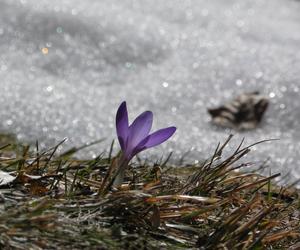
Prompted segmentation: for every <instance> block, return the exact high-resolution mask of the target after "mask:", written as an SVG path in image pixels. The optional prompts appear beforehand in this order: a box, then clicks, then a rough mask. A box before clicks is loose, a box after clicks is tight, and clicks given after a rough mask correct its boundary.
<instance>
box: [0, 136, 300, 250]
mask: <svg viewBox="0 0 300 250" xmlns="http://www.w3.org/2000/svg"><path fill="white" fill-rule="evenodd" d="M230 139H231V136H230V137H229V138H228V140H227V141H226V142H225V143H224V144H222V145H221V144H219V145H218V147H217V148H216V150H215V152H214V154H213V155H212V157H210V158H209V159H208V160H207V161H205V162H203V163H202V164H195V165H185V166H172V165H170V164H169V163H168V162H169V158H170V157H171V155H169V156H168V157H167V158H166V159H165V160H164V159H161V160H160V161H158V162H156V163H155V164H150V163H149V162H148V161H144V162H143V161H142V160H141V159H139V160H138V162H137V163H135V164H134V166H132V167H130V168H129V170H128V171H127V172H126V177H125V180H124V183H123V185H122V186H121V187H120V188H119V189H115V188H114V187H113V186H112V183H113V179H114V177H115V175H116V173H117V171H118V160H119V158H118V157H119V155H115V156H114V155H113V150H112V148H113V146H114V142H113V143H112V144H111V147H110V149H109V150H108V155H105V154H101V155H99V156H98V157H96V158H95V159H91V160H78V159H76V158H74V156H73V155H74V153H76V152H77V151H78V150H80V149H82V148H85V147H87V146H89V145H92V144H94V143H91V144H87V145H85V146H83V147H80V148H73V149H71V150H69V151H68V152H66V153H64V154H61V155H58V154H57V149H58V147H59V146H60V145H61V144H62V143H63V141H62V142H61V143H59V144H58V145H56V146H55V147H53V148H50V149H49V150H45V151H40V149H39V146H38V143H36V145H35V150H31V149H30V148H29V147H28V146H20V144H16V143H15V142H14V140H13V139H11V138H9V140H10V141H9V142H7V139H6V140H4V141H3V140H2V141H1V140H0V142H1V144H0V173H1V172H2V173H5V174H9V175H10V177H13V178H11V181H9V182H8V183H5V182H2V183H0V248H1V249H138V248H143V249H193V248H195V249H197V248H198V249H288V248H289V247H292V246H293V245H296V244H297V242H299V239H300V220H299V215H300V212H299V206H300V201H299V191H298V190H296V189H294V188H291V187H290V188H283V187H278V186H276V185H275V184H273V183H272V180H273V179H274V178H276V177H278V176H279V174H271V173H270V176H269V177H264V176H261V175H259V174H257V173H253V172H252V173H251V172H247V173H245V172H244V171H239V170H242V169H243V168H245V167H247V169H248V168H249V166H251V167H252V166H253V165H252V164H250V163H240V161H241V160H242V158H243V157H244V156H245V155H246V154H248V153H249V152H250V151H251V146H253V145H251V146H246V147H243V142H242V143H241V144H240V145H239V146H238V148H237V149H236V150H235V151H234V152H233V153H232V154H231V155H230V156H229V157H227V158H225V159H224V158H223V157H222V153H223V151H224V149H225V147H226V145H227V144H228V142H229V141H230ZM98 142H99V141H98ZM95 143H96V142H95ZM253 167H254V166H253Z"/></svg>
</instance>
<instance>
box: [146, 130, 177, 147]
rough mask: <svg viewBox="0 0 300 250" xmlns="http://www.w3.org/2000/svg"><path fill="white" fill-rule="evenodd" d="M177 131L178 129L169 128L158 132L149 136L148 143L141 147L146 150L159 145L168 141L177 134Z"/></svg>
mask: <svg viewBox="0 0 300 250" xmlns="http://www.w3.org/2000/svg"><path fill="white" fill-rule="evenodd" d="M175 131H176V127H168V128H163V129H160V130H157V131H156V132H154V133H152V134H151V135H149V136H148V140H147V141H146V143H145V144H144V145H143V146H142V145H141V146H142V147H144V148H145V149H146V148H151V147H154V146H156V145H159V144H161V143H163V142H164V141H166V140H168V139H169V138H170V137H171V136H172V135H173V134H174V133H175Z"/></svg>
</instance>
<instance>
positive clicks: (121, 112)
mask: <svg viewBox="0 0 300 250" xmlns="http://www.w3.org/2000/svg"><path fill="white" fill-rule="evenodd" d="M116 128H117V135H118V139H119V143H120V146H121V149H122V150H123V151H124V150H125V146H126V145H125V144H126V141H127V137H128V113H127V107H126V102H122V103H121V105H120V107H119V108H118V111H117V115H116Z"/></svg>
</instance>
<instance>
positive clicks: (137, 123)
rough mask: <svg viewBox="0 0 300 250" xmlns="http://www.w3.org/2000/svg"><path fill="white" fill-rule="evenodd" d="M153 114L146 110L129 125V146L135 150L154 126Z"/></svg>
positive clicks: (129, 148)
mask: <svg viewBox="0 0 300 250" xmlns="http://www.w3.org/2000/svg"><path fill="white" fill-rule="evenodd" d="M152 121H153V114H152V112H151V111H145V112H144V113H142V114H140V115H139V116H138V117H137V118H136V119H135V120H134V122H133V123H132V124H131V125H130V127H129V134H128V142H127V148H128V150H129V151H131V150H133V149H134V148H135V147H136V146H137V145H138V144H139V143H140V142H141V141H142V140H143V139H145V138H146V137H147V136H148V134H149V132H150V130H151V127H152Z"/></svg>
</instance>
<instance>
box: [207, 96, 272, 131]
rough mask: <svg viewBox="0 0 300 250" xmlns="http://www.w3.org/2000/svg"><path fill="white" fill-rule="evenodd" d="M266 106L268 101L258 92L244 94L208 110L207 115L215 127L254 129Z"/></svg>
mask: <svg viewBox="0 0 300 250" xmlns="http://www.w3.org/2000/svg"><path fill="white" fill-rule="evenodd" d="M268 105H269V101H268V99H267V98H266V97H265V96H262V95H260V94H259V92H252V93H244V94H241V95H239V96H238V97H236V98H235V99H234V100H233V101H231V102H229V103H227V104H225V105H222V106H220V107H219V108H214V109H208V113H209V114H210V115H211V116H212V121H213V123H215V124H217V125H220V126H223V127H229V128H234V129H238V130H245V129H254V128H256V127H257V125H258V124H259V123H260V121H261V119H262V117H263V115H264V113H265V111H266V109H267V107H268Z"/></svg>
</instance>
